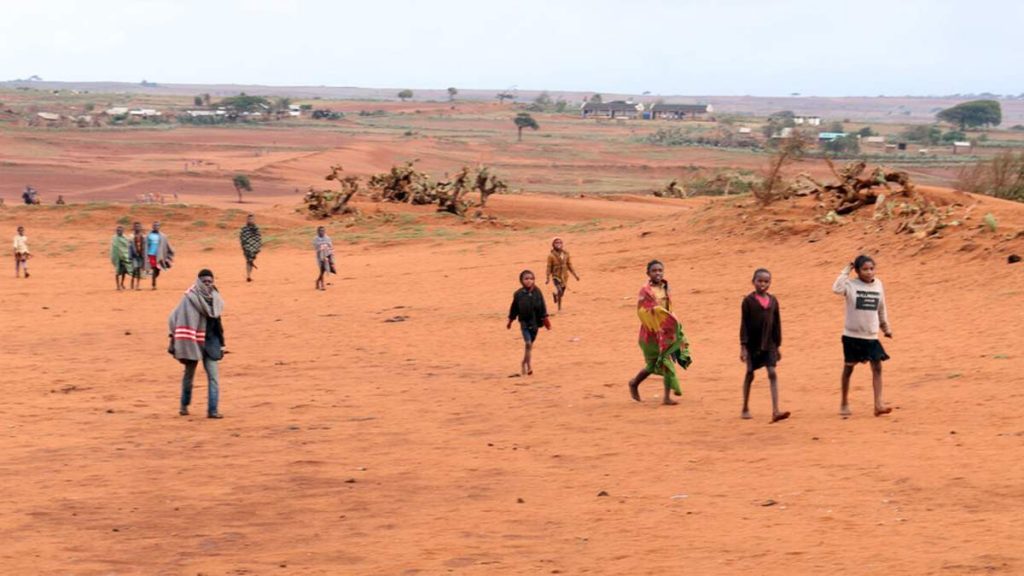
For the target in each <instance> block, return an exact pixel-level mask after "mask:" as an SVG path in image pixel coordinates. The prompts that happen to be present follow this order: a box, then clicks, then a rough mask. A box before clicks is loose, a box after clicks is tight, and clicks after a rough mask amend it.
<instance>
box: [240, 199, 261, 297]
mask: <svg viewBox="0 0 1024 576" xmlns="http://www.w3.org/2000/svg"><path fill="white" fill-rule="evenodd" d="M238 239H239V240H240V241H241V243H242V255H243V256H245V281H246V282H252V271H253V269H254V268H256V256H257V255H258V254H259V253H260V250H261V249H262V248H263V236H262V235H260V228H259V226H257V225H256V215H255V214H249V215H248V216H247V217H246V218H245V226H242V229H241V230H240V231H239V232H238Z"/></svg>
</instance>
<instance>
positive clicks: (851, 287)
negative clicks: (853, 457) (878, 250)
mask: <svg viewBox="0 0 1024 576" xmlns="http://www.w3.org/2000/svg"><path fill="white" fill-rule="evenodd" d="M851 271H855V272H857V277H856V278H852V279H851V278H850V272H851ZM832 291H833V292H835V293H836V294H840V295H842V296H845V297H846V325H845V327H844V329H843V358H844V361H845V365H844V366H843V378H842V394H843V395H842V401H841V403H840V406H839V414H841V415H843V416H849V415H850V414H851V412H850V404H849V402H848V399H847V396H848V394H849V391H850V376H852V375H853V367H854V366H855V365H857V364H861V363H864V362H870V363H871V384H872V387H873V389H874V393H875V416H881V415H883V414H888V413H890V412H892V408H889V407H888V406H886V405H885V402H883V401H882V362H883V361H885V360H888V359H889V355H888V354H886V353H885V348H883V347H882V343H881V342H879V341H878V330H879V329H881V330H882V333H884V334H885V337H886V338H892V330H891V329H890V328H889V315H888V312H887V311H886V306H885V289H884V288H882V281H881V280H878V279H877V278H875V261H874V260H873V259H872V258H871V257H870V256H865V255H863V254H862V255H860V256H857V259H856V260H854V261H853V263H851V264H847V265H846V268H843V271H842V273H840V274H839V278H837V279H836V282H835V284H833V285H832Z"/></svg>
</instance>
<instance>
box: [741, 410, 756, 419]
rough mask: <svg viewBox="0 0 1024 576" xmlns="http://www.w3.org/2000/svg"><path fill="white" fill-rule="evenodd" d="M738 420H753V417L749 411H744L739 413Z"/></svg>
mask: <svg viewBox="0 0 1024 576" xmlns="http://www.w3.org/2000/svg"><path fill="white" fill-rule="evenodd" d="M740 418H743V419H744V420H750V419H751V418H753V416H751V415H750V410H744V411H743V412H740Z"/></svg>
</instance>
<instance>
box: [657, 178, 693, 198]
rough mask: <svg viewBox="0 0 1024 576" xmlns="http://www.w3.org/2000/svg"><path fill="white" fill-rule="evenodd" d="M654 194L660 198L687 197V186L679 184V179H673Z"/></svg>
mask: <svg viewBox="0 0 1024 576" xmlns="http://www.w3.org/2000/svg"><path fill="white" fill-rule="evenodd" d="M654 195H655V196H657V197H658V198H686V196H687V195H686V188H685V187H683V186H680V185H679V181H678V180H672V181H671V182H669V183H668V184H667V185H666V186H665V187H664V188H662V189H661V190H655V191H654Z"/></svg>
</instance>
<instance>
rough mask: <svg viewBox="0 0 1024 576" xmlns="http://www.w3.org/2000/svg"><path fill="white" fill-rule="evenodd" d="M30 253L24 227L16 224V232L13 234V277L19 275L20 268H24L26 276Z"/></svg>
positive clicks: (26, 276) (26, 275)
mask: <svg viewBox="0 0 1024 576" xmlns="http://www.w3.org/2000/svg"><path fill="white" fill-rule="evenodd" d="M31 257H32V254H31V253H30V252H29V251H28V236H25V227H24V226H18V233H17V234H15V235H14V277H15V278H18V277H20V276H21V269H22V268H24V269H25V278H28V259H29V258H31Z"/></svg>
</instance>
